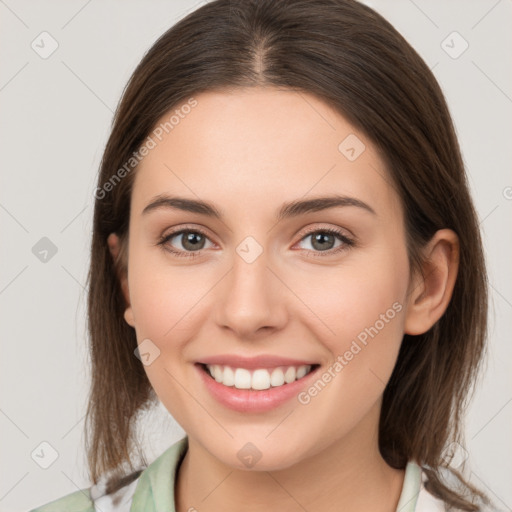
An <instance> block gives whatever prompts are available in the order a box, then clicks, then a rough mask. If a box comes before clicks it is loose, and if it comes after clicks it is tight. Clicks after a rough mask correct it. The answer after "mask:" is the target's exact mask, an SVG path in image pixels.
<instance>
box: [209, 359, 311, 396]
mask: <svg viewBox="0 0 512 512" xmlns="http://www.w3.org/2000/svg"><path fill="white" fill-rule="evenodd" d="M206 368H207V369H208V371H209V373H210V375H211V376H212V377H213V378H214V379H215V380H216V381H217V382H220V383H221V384H224V386H230V387H233V386H234V387H235V388H237V389H254V390H262V389H269V388H270V387H274V388H275V387H279V386H283V385H284V384H285V383H286V384H290V383H292V382H294V381H295V380H297V379H302V377H304V376H305V375H307V374H308V373H309V372H310V371H311V365H309V364H307V365H302V366H299V367H297V368H296V367H295V366H286V367H285V366H280V367H279V368H274V369H273V370H266V369H265V368H259V369H257V370H254V371H252V372H251V371H250V370H247V369H246V368H235V369H233V368H231V367H230V366H221V365H218V364H214V365H209V364H207V365H206Z"/></svg>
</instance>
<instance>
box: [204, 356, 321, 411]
mask: <svg viewBox="0 0 512 512" xmlns="http://www.w3.org/2000/svg"><path fill="white" fill-rule="evenodd" d="M195 366H196V368H197V370H198V372H199V375H200V376H201V379H202V380H203V382H204V384H205V386H206V388H207V389H208V391H209V392H210V393H211V394H212V396H213V397H214V398H215V399H216V400H217V401H218V402H220V403H221V404H222V405H224V406H226V407H228V408H229V409H233V410H235V411H238V412H254V413H258V412H265V411H270V410H271V409H275V408H276V407H279V406H280V405H281V404H284V403H285V402H287V401H288V400H290V399H292V398H293V397H295V396H297V395H298V394H299V393H300V391H301V390H302V389H303V388H304V387H305V386H306V385H308V384H309V382H310V380H311V378H312V376H314V375H315V374H316V373H317V370H319V368H320V367H319V366H317V367H316V368H314V369H313V371H311V372H309V373H308V374H307V375H306V376H304V377H302V378H301V379H298V380H296V381H294V382H291V383H290V384H283V385H282V386H278V387H275V388H273V387H270V388H269V389H263V390H261V391H256V390H254V389H237V388H235V387H234V386H233V387H230V386H224V384H221V383H219V382H217V381H216V380H215V379H214V378H212V377H211V376H210V374H209V373H206V371H205V370H204V369H203V367H202V365H200V364H198V363H196V364H195Z"/></svg>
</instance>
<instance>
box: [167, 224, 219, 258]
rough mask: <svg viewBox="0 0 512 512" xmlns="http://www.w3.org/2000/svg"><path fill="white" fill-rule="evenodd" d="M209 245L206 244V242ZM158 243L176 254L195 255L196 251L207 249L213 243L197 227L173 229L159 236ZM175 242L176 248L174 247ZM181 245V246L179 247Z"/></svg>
mask: <svg viewBox="0 0 512 512" xmlns="http://www.w3.org/2000/svg"><path fill="white" fill-rule="evenodd" d="M207 242H209V243H210V244H211V245H210V246H208V245H206V243H207ZM158 244H159V245H162V246H165V248H166V249H167V250H168V251H170V252H172V253H173V254H175V255H176V256H185V257H192V258H193V257H195V256H198V254H196V253H198V252H200V251H202V250H203V249H208V248H209V247H211V246H212V245H213V244H212V242H211V241H210V239H209V238H208V237H207V236H206V234H205V233H203V232H202V231H201V230H199V229H180V230H179V231H173V232H172V233H169V234H167V235H165V236H164V237H162V238H161V240H160V241H159V242H158ZM176 244H177V245H178V248H177V249H176V248H175V247H176ZM180 245H181V247H179V246H180Z"/></svg>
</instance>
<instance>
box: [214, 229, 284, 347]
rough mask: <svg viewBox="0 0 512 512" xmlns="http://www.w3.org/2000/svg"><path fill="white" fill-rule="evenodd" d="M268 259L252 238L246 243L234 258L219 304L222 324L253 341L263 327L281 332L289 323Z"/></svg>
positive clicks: (245, 240)
mask: <svg viewBox="0 0 512 512" xmlns="http://www.w3.org/2000/svg"><path fill="white" fill-rule="evenodd" d="M268 256H269V255H268V253H267V252H266V251H264V249H263V247H262V246H261V245H260V244H259V243H258V242H257V241H256V240H255V239H254V238H252V237H247V238H246V239H244V240H243V241H242V242H241V243H240V244H239V245H238V246H237V247H236V252H235V254H233V260H232V261H233V264H232V269H231V271H230V272H229V274H228V276H226V277H227V279H226V282H225V284H224V286H223V288H222V297H220V300H219V302H218V307H219V315H218V321H219V324H220V325H221V326H226V327H229V328H231V329H232V330H233V331H235V332H237V334H238V335H239V336H245V337H250V336H251V335H252V334H253V333H255V332H256V331H258V330H259V329H260V328H261V327H267V328H278V327H281V326H282V324H283V322H284V321H285V316H286V314H285V310H286V306H285V304H284V297H283V293H282V290H278V287H279V286H280V283H279V281H278V280H277V279H276V277H275V276H274V275H273V272H271V271H270V270H269V268H267V267H268V266H270V264H271V262H270V261H269V257H268ZM281 286H282V285H281Z"/></svg>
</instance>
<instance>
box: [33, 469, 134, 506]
mask: <svg viewBox="0 0 512 512" xmlns="http://www.w3.org/2000/svg"><path fill="white" fill-rule="evenodd" d="M139 474H140V471H138V472H136V473H135V474H134V475H133V477H134V478H131V479H130V480H131V482H130V483H127V484H126V485H124V486H123V487H121V488H120V489H118V490H117V491H116V492H114V493H112V494H107V493H106V483H107V482H106V478H102V479H101V480H100V481H99V482H98V483H97V484H96V485H93V486H91V487H90V488H88V489H82V490H80V491H76V492H74V493H72V494H68V495H66V496H63V497H62V498H59V499H57V500H55V501H52V502H50V503H47V504H46V505H43V506H42V507H38V508H36V509H33V510H31V511H30V512H98V511H101V512H111V511H116V512H128V511H129V510H130V504H131V501H132V498H133V495H134V493H135V488H136V487H137V484H138V482H139V478H138V476H139Z"/></svg>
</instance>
